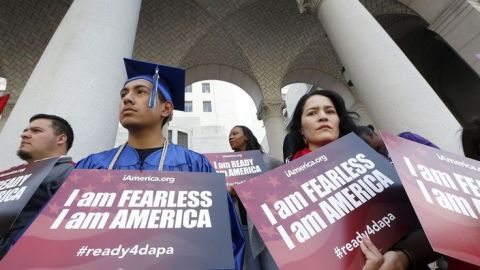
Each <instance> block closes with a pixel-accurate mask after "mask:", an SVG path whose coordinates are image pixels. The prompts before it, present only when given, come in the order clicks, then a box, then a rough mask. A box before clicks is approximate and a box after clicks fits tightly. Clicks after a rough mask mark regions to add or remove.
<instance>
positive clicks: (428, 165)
mask: <svg viewBox="0 0 480 270" xmlns="http://www.w3.org/2000/svg"><path fill="white" fill-rule="evenodd" d="M382 137H383V139H384V142H385V145H386V146H387V148H388V152H389V154H390V157H391V158H392V160H393V162H394V165H395V168H396V170H397V172H398V175H399V176H400V179H401V180H402V183H403V186H404V187H405V190H406V191H407V194H408V197H409V198H410V201H411V202H412V205H413V207H414V209H415V212H416V213H417V216H418V218H419V219H420V222H421V224H422V227H423V229H424V231H425V233H426V234H427V237H428V240H429V241H430V243H431V245H432V247H433V249H434V250H435V251H437V252H440V253H443V254H445V255H448V256H451V257H454V258H457V259H460V260H463V261H466V262H469V263H472V264H476V265H480V241H478V239H480V221H479V218H480V162H478V161H476V160H473V159H469V158H465V157H462V156H459V155H454V154H451V153H448V152H445V151H441V150H439V149H436V148H432V147H428V146H425V145H422V144H418V143H415V142H412V141H409V140H405V139H402V138H399V137H397V136H393V135H389V134H385V133H383V134H382Z"/></svg>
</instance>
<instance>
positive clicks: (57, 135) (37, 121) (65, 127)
mask: <svg viewBox="0 0 480 270" xmlns="http://www.w3.org/2000/svg"><path fill="white" fill-rule="evenodd" d="M20 138H21V142H20V146H19V148H18V150H17V156H18V157H19V158H21V159H22V160H24V161H26V162H27V163H33V162H35V161H38V160H42V159H47V158H53V157H60V159H59V160H57V162H56V163H55V165H54V167H53V168H52V170H51V171H50V172H49V173H48V175H47V176H46V177H45V179H44V180H43V181H42V183H41V184H40V186H39V187H38V189H37V190H36V191H35V193H34V194H33V196H32V197H31V198H30V200H29V201H28V202H27V205H26V206H25V208H23V210H22V212H21V213H20V215H19V216H18V218H17V219H16V220H15V222H14V223H13V225H12V226H11V227H10V230H9V231H6V232H1V233H0V258H3V256H4V255H5V254H6V253H7V251H8V250H9V249H10V247H11V246H13V245H14V244H15V242H16V241H17V240H18V239H19V238H20V236H21V235H22V234H23V232H24V231H25V230H26V229H27V228H28V226H29V225H30V224H31V223H32V222H33V220H34V219H35V217H36V216H37V215H38V213H39V212H40V211H41V210H42V208H43V207H44V206H45V205H46V204H47V203H48V201H49V200H50V198H52V196H53V195H54V194H55V192H56V191H57V190H58V189H59V188H60V186H61V185H62V184H63V182H64V181H65V179H67V177H68V175H70V173H71V172H72V170H73V162H72V158H70V157H67V156H66V155H67V152H68V150H70V148H71V147H72V145H73V130H72V127H71V126H70V124H69V123H68V122H67V121H66V120H65V119H63V118H61V117H59V116H56V115H50V114H36V115H34V116H32V117H31V118H30V123H29V125H28V126H27V127H26V128H25V129H24V130H23V132H22V134H21V135H20Z"/></svg>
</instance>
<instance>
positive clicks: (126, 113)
mask: <svg viewBox="0 0 480 270" xmlns="http://www.w3.org/2000/svg"><path fill="white" fill-rule="evenodd" d="M152 87H153V85H152V83H150V82H149V81H147V80H143V79H138V80H134V81H130V82H128V83H127V84H126V85H125V86H124V87H123V89H122V90H121V91H120V98H121V102H120V113H119V119H120V123H121V124H122V126H124V127H125V128H126V129H129V130H131V129H136V128H144V127H152V126H156V125H160V127H161V124H162V121H163V119H164V118H165V117H168V116H169V115H170V113H171V110H170V111H168V110H167V109H168V108H166V107H170V108H171V104H170V103H169V102H160V101H157V105H156V106H155V107H154V108H149V107H148V99H149V97H150V92H151V91H152ZM172 109H173V108H172Z"/></svg>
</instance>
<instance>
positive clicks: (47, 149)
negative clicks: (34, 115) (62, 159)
mask: <svg viewBox="0 0 480 270" xmlns="http://www.w3.org/2000/svg"><path fill="white" fill-rule="evenodd" d="M60 136H62V135H58V136H57V135H55V132H54V130H53V128H52V122H51V120H49V119H36V120H34V121H32V122H31V123H30V124H29V125H28V126H27V127H26V128H25V129H24V130H23V133H22V135H20V137H21V138H22V140H21V142H20V147H19V148H18V151H17V155H18V156H19V157H20V158H21V159H23V160H25V161H27V162H32V161H35V160H39V159H43V158H47V157H51V156H52V155H53V154H52V153H53V152H54V151H55V149H57V147H58V145H57V143H58V141H59V137H60Z"/></svg>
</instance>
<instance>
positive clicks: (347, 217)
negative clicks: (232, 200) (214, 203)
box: [235, 134, 416, 270]
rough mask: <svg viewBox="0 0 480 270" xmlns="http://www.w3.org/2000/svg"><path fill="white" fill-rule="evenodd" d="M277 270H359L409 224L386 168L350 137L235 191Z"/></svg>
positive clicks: (402, 198)
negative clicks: (371, 250)
mask: <svg viewBox="0 0 480 270" xmlns="http://www.w3.org/2000/svg"><path fill="white" fill-rule="evenodd" d="M235 190H236V191H237V194H238V195H239V197H240V199H241V201H242V203H243V205H244V206H245V208H246V209H247V213H248V214H249V215H250V217H251V218H252V220H253V222H254V224H255V226H256V227H257V229H258V231H259V232H260V235H261V236H262V239H263V240H264V242H265V244H266V246H267V247H268V249H269V251H270V253H271V254H272V256H273V258H274V259H275V262H276V263H277V265H278V266H279V267H280V269H312V270H313V269H319V268H322V267H323V266H325V267H326V268H328V269H332V270H337V269H342V270H343V269H345V270H350V269H351V270H358V269H361V268H362V266H363V264H364V262H365V260H364V257H363V254H362V252H361V250H360V248H359V244H360V242H361V241H362V237H361V235H368V236H370V238H371V239H372V240H373V242H374V243H375V244H376V245H377V246H378V248H382V249H383V250H386V249H387V248H388V247H390V246H391V245H392V244H393V243H395V242H396V241H398V240H399V239H400V238H401V237H402V236H404V235H405V234H406V233H407V232H409V231H411V230H412V229H413V228H414V226H415V225H416V223H415V220H416V218H415V214H414V213H413V210H412V209H411V206H410V204H409V202H408V199H407V197H406V194H405V192H404V190H403V188H402V186H401V184H400V181H399V179H398V176H397V174H396V173H395V170H394V169H393V166H392V165H391V164H390V163H389V162H388V161H387V159H385V158H384V157H383V156H381V155H379V154H378V153H376V152H375V151H374V150H373V149H372V148H370V147H369V146H368V145H367V144H366V143H365V142H363V141H362V140H361V139H360V138H358V137H357V136H356V135H354V134H349V135H346V136H344V137H342V138H340V139H338V140H336V141H335V142H332V143H330V144H328V145H326V146H324V147H322V148H320V149H318V150H317V151H315V152H313V153H310V154H308V155H305V156H303V157H301V158H298V159H296V160H294V161H292V162H290V163H287V164H286V165H284V166H281V167H279V168H276V169H274V170H273V171H270V172H267V173H264V174H262V175H260V176H257V177H255V178H253V179H251V180H249V181H248V182H247V183H244V184H242V185H239V186H236V187H235Z"/></svg>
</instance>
